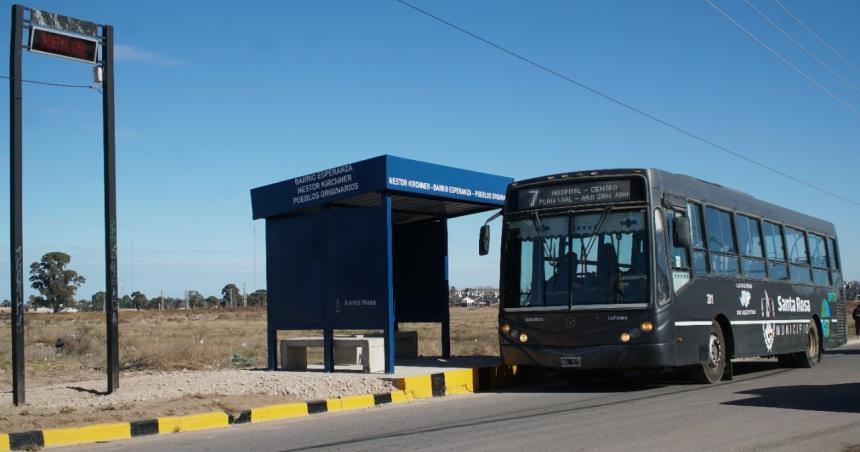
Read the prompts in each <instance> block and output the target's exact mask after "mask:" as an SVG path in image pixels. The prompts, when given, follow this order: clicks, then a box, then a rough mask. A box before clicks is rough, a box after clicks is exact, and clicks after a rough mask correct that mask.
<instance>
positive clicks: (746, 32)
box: [705, 0, 860, 116]
mask: <svg viewBox="0 0 860 452" xmlns="http://www.w3.org/2000/svg"><path fill="white" fill-rule="evenodd" d="M705 3H707V4H708V5H711V8H713V9H714V11H716V12H718V13H720V14H721V15H722V16H723V17H725V18H726V20H728V21H729V22H731V23H732V25H734V26H735V27H737V28H738V29H739V30H740V31H742V32H744V33H745V34H746V35H747V36H749V37H750V38H752V40H753V41H755V42H757V43H758V44H759V45H760V46H762V47H764V48H765V49H767V51H768V52H770V53H772V54H773V55H774V56H775V57H777V58H779V59H780V61H782V62H783V63H785V64H786V66H788V67H790V68H792V69H794V71H795V72H797V73H798V74H800V75H801V77H803V78H805V79H806V80H807V81H809V83H812V84H813V85H814V86H815V87H816V88H818V89H820V90H821V91H822V92H824V93H825V94H827V95H828V96H830V97H831V98H833V100H835V101H836V102H839V103H840V104H842V106H844V107H845V108H847V109H849V110H851V112H852V113H854V114H855V115H857V116H860V111H857V109H855V108H854V107H852V106H851V105H850V104H849V103H848V102H845V101H844V100H842V98H841V97H839V96H837V95H836V94H833V92H831V91H830V90H829V89H827V88H825V87H824V86H823V85H821V83H818V82H817V81H816V80H815V79H814V78H812V77H810V76H809V75H807V74H806V72H803V71H802V70H800V68H799V67H797V66H795V65H794V64H793V63H792V62H791V61H789V60H788V58H786V57H784V56H782V54H781V53H779V52H777V51H776V50H773V48H771V47H770V46H769V45H767V44H765V42H764V41H762V40H761V39H759V38H758V36H756V35H754V34H753V33H752V32H751V31H749V30H747V29H746V27H744V26H743V25H741V24H740V23H739V22H738V21H736V20H735V19H733V18H732V16H730V15H728V14H727V13H726V12H725V11H723V10H721V9H720V8H719V7H718V6H717V5H715V4H714V3H713V2H712V1H711V0H705Z"/></svg>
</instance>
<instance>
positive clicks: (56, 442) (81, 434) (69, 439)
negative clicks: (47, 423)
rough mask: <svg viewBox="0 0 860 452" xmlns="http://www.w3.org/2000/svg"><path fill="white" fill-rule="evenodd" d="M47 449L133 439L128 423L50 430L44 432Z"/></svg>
mask: <svg viewBox="0 0 860 452" xmlns="http://www.w3.org/2000/svg"><path fill="white" fill-rule="evenodd" d="M42 435H43V436H44V438H45V447H51V446H67V445H70V444H86V443H95V442H98V441H113V440H117V439H128V438H131V426H130V425H129V423H128V422H123V423H116V424H96V425H90V426H87V427H73V428H49V429H45V430H42Z"/></svg>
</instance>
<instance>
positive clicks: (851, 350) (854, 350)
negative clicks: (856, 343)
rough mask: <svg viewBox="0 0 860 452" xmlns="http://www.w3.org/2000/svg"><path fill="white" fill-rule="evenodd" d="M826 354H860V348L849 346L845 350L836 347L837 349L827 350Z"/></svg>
mask: <svg viewBox="0 0 860 452" xmlns="http://www.w3.org/2000/svg"><path fill="white" fill-rule="evenodd" d="M824 354H825V355H860V348H848V349H845V350H841V349H836V350H827V351H825V352H824Z"/></svg>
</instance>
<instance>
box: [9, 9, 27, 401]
mask: <svg viewBox="0 0 860 452" xmlns="http://www.w3.org/2000/svg"><path fill="white" fill-rule="evenodd" d="M23 31H24V7H23V6H21V5H13V6H12V40H11V47H10V48H9V197H10V199H9V223H10V225H9V232H10V244H11V246H10V247H9V251H10V258H9V264H10V265H9V266H10V269H11V284H10V286H9V287H10V288H11V289H12V402H13V403H14V404H15V405H16V406H17V405H22V404H24V234H23V229H22V228H23V222H22V215H23V213H22V211H21V206H22V204H23V203H22V194H21V168H22V165H21V149H22V135H23V126H22V123H21V96H22V92H21V53H22V51H21V39H22V37H23Z"/></svg>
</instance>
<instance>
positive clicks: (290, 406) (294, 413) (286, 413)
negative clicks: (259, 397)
mask: <svg viewBox="0 0 860 452" xmlns="http://www.w3.org/2000/svg"><path fill="white" fill-rule="evenodd" d="M307 415H308V404H307V403H305V402H297V403H284V404H281V405H269V406H264V407H262V408H252V409H251V422H263V421H272V420H275V419H286V418H289V417H298V416H307Z"/></svg>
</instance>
